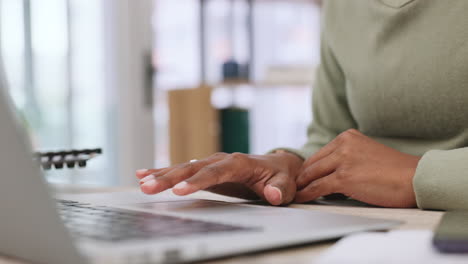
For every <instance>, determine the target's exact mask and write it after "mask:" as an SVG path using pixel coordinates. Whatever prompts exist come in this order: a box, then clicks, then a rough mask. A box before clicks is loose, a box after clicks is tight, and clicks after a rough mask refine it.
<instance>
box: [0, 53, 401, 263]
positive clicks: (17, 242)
mask: <svg viewBox="0 0 468 264" xmlns="http://www.w3.org/2000/svg"><path fill="white" fill-rule="evenodd" d="M0 62H1V61H0ZM2 76H4V74H3V72H2V69H1V63H0V86H1V87H0V174H1V175H0V208H1V211H2V212H1V217H0V255H5V256H11V257H14V258H18V259H23V260H25V261H26V262H32V263H42V264H64V263H66V264H84V263H181V262H194V261H200V260H206V259H213V258H220V257H225V256H232V255H237V254H242V253H248V252H254V251H263V250H271V249H276V248H283V247H290V246H294V245H302V244H306V243H311V242H317V241H323V240H329V239H335V238H339V237H343V236H346V235H348V234H351V233H355V232H361V231H369V230H385V229H388V228H390V227H392V226H395V225H397V224H399V223H398V222H396V221H386V220H380V219H370V218H363V217H355V216H346V215H339V214H331V213H324V212H318V211H306V210H300V209H292V208H285V207H272V206H261V205H253V204H246V203H227V202H221V201H215V200H202V199H187V198H180V197H175V196H172V195H169V194H167V193H166V194H161V195H155V196H145V195H143V194H140V193H137V192H134V193H132V192H130V193H113V194H93V195H77V196H73V197H69V198H68V199H57V197H54V195H53V194H52V193H51V191H50V190H49V187H48V185H47V183H46V181H45V180H44V177H43V175H42V174H41V171H40V168H39V166H38V165H37V164H35V163H34V162H33V156H32V150H31V148H30V145H29V144H28V141H27V136H26V133H25V130H24V129H23V128H22V127H21V122H18V121H17V118H16V115H15V110H14V107H13V105H12V102H11V99H10V98H9V96H8V89H7V88H6V84H5V83H6V82H5V78H2ZM129 177H133V175H129Z"/></svg>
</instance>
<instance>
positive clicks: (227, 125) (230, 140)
mask: <svg viewBox="0 0 468 264" xmlns="http://www.w3.org/2000/svg"><path fill="white" fill-rule="evenodd" d="M220 118H221V151H222V152H226V153H234V152H240V153H249V152H250V147H249V141H250V139H249V111H248V110H246V109H241V108H234V107H233V108H226V109H222V110H221V111H220Z"/></svg>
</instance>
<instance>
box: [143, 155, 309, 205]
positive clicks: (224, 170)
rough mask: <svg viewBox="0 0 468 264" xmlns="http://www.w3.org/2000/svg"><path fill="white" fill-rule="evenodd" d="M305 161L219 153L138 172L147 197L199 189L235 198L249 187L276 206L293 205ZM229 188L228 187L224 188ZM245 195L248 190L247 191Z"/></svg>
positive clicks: (190, 191)
mask: <svg viewBox="0 0 468 264" xmlns="http://www.w3.org/2000/svg"><path fill="white" fill-rule="evenodd" d="M302 163H303V160H302V159H301V158H299V157H297V156H296V155H294V154H290V153H286V152H283V153H275V154H270V155H262V156H258V155H246V154H241V153H234V154H225V153H217V154H215V155H213V156H211V157H209V158H207V159H204V160H199V161H196V162H191V163H185V164H180V165H176V166H173V167H169V168H163V169H157V170H140V171H137V177H138V178H139V179H141V180H140V188H141V190H142V191H143V192H144V193H146V194H156V193H160V192H162V191H164V190H167V189H169V188H173V192H174V193H175V194H177V195H188V194H191V193H194V192H196V191H199V190H209V191H214V192H217V193H219V192H223V191H222V190H223V189H224V190H225V192H224V193H225V194H227V195H231V196H238V195H235V194H233V192H235V190H236V189H237V190H239V186H242V187H243V189H244V190H245V187H247V188H248V189H249V190H251V191H253V193H255V194H256V195H257V198H258V197H260V198H262V199H264V200H266V201H268V202H269V203H270V204H272V205H281V204H287V203H290V202H291V201H292V200H293V199H294V196H295V194H296V177H297V175H298V173H299V170H300V168H301V166H302ZM223 186H224V187H226V188H223ZM244 193H245V191H244Z"/></svg>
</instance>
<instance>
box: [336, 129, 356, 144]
mask: <svg viewBox="0 0 468 264" xmlns="http://www.w3.org/2000/svg"><path fill="white" fill-rule="evenodd" d="M353 136H354V135H353V132H352V130H351V129H348V130H346V131H345V132H343V133H341V134H339V135H338V139H339V140H340V141H341V142H345V143H346V142H348V141H350V140H351V139H352V138H353Z"/></svg>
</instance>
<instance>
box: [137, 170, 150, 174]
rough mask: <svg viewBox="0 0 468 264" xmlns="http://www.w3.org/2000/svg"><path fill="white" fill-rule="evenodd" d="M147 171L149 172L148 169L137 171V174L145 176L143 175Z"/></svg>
mask: <svg viewBox="0 0 468 264" xmlns="http://www.w3.org/2000/svg"><path fill="white" fill-rule="evenodd" d="M147 171H148V169H139V170H137V171H136V172H137V173H138V174H143V173H146V172H147Z"/></svg>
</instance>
